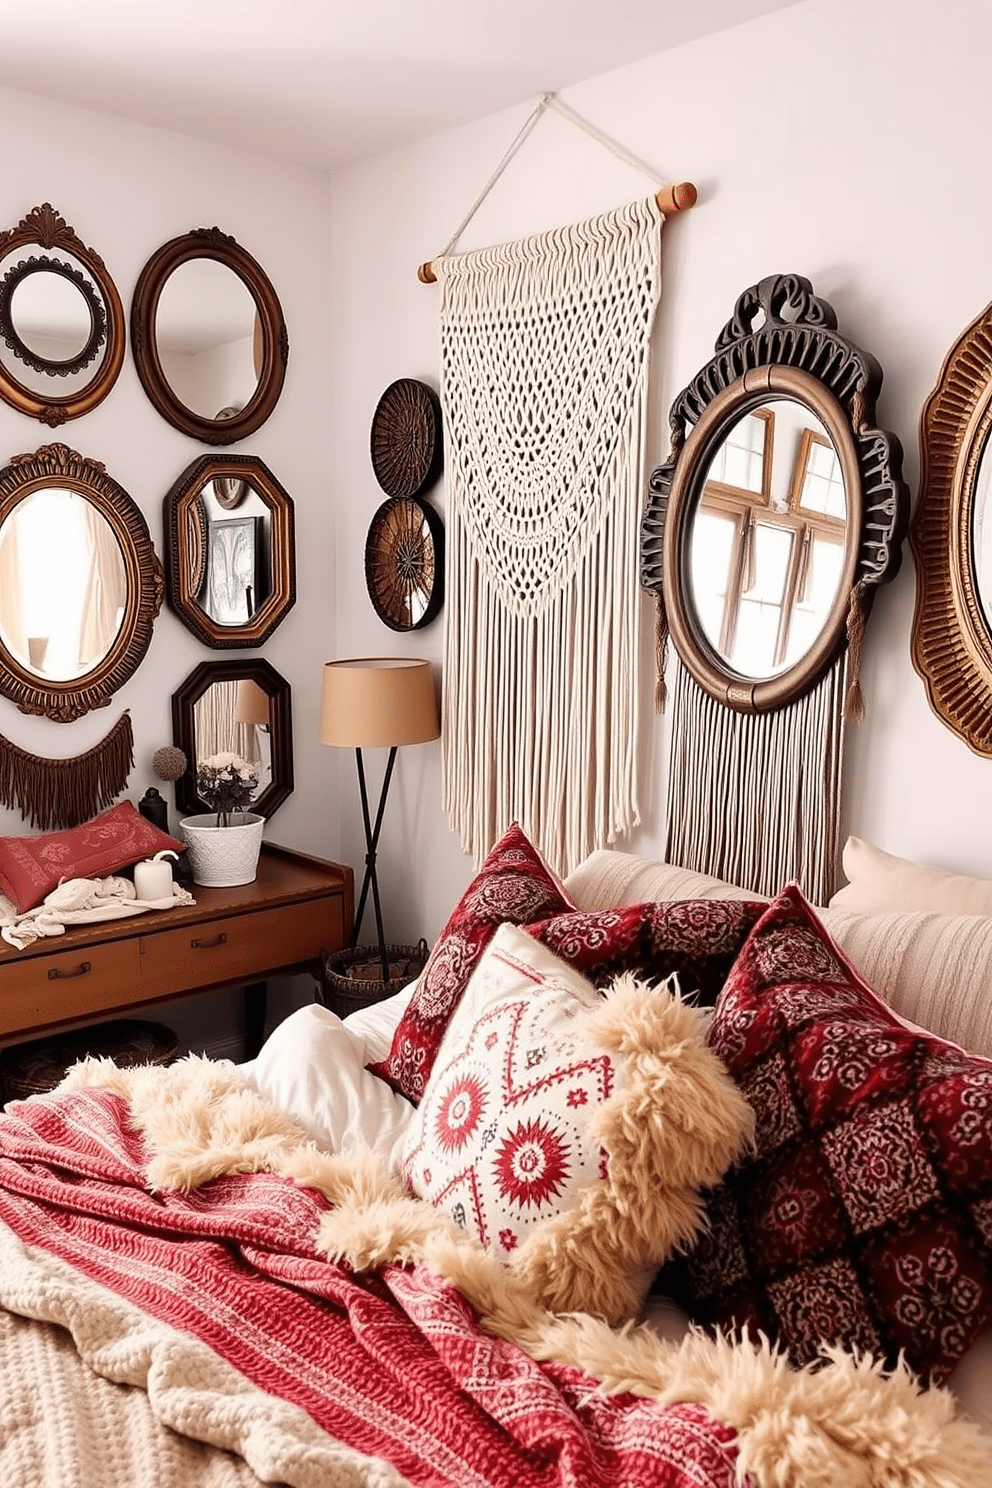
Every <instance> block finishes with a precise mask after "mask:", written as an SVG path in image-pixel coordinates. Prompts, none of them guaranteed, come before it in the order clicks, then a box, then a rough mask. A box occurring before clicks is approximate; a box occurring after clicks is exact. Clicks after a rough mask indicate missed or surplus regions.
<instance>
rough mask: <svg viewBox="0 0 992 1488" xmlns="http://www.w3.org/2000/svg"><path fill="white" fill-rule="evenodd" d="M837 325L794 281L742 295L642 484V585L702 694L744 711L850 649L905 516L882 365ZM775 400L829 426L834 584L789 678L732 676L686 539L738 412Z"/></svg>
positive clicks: (895, 555)
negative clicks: (703, 612) (705, 618)
mask: <svg viewBox="0 0 992 1488" xmlns="http://www.w3.org/2000/svg"><path fill="white" fill-rule="evenodd" d="M836 325H837V320H836V316H835V315H834V312H833V310H832V308H831V306H830V305H829V304H827V302H826V301H825V300H821V299H819V298H818V297H817V296H816V295H814V294H813V291H812V286H811V285H810V283H809V281H808V280H806V279H803V278H802V277H801V276H799V275H798V274H789V275H772V276H770V277H769V278H767V279H763V280H761V282H760V283H759V284H756V285H753V286H752V287H751V288H749V289H747V290H745V292H744V294H742V295H741V296H740V298H739V299H738V301H737V304H736V306H735V309H734V315H733V318H732V319H731V320H730V321H729V322H728V324H727V325H726V326H725V327H724V329H723V331H722V332H721V334H720V336H719V338H718V340H717V342H716V348H715V350H716V355H715V356H714V358H713V359H712V360H711V361H710V362H708V363H707V364H706V366H705V367H704V368H703V369H702V370H701V371H700V372H699V374H698V375H697V376H696V377H695V378H694V380H693V381H692V382H691V383H690V385H689V386H688V387H687V388H685V389H684V390H683V391H682V392H681V393H680V394H679V395H678V397H677V398H676V399H675V401H674V403H673V404H672V408H671V413H670V415H669V425H670V430H671V450H670V453H669V457H668V460H667V462H666V463H665V464H664V465H662V466H659V467H658V469H656V470H655V471H654V472H653V474H652V476H651V480H650V487H649V499H648V505H647V509H646V511H645V515H644V519H643V523H642V528H641V584H642V586H643V587H644V588H645V589H646V590H647V591H648V592H649V593H651V594H654V595H655V596H656V597H657V599H658V602H659V615H660V617H661V620H662V629H664V625H665V624H667V626H668V627H669V628H670V631H671V635H672V639H673V641H674V643H675V646H676V649H677V651H678V654H679V656H680V658H681V660H682V661H683V663H684V664H685V666H686V667H687V668H688V670H689V671H690V673H691V674H692V676H693V677H694V679H695V680H696V682H697V683H698V684H699V686H700V687H702V688H703V689H704V690H705V691H706V692H707V693H709V695H710V696H712V697H714V698H716V699H717V700H718V701H719V702H722V703H725V704H727V705H728V706H729V707H732V708H736V709H738V710H740V711H742V712H747V713H757V712H763V711H765V710H767V709H772V708H778V707H781V706H783V704H785V703H788V702H791V701H792V700H793V699H795V698H797V697H799V696H801V695H802V694H803V693H805V692H806V691H807V690H808V689H809V688H810V687H812V686H813V685H814V683H815V682H816V681H818V680H819V678H820V677H821V676H822V675H823V673H824V672H825V671H826V670H827V668H828V667H829V665H830V664H831V662H832V661H833V660H834V659H835V657H836V656H837V655H838V654H839V652H840V651H841V650H842V649H843V646H844V645H845V643H846V639H847V627H848V619H849V612H850V611H851V607H852V600H853V602H854V604H855V605H856V606H857V609H858V613H859V615H860V618H861V619H863V618H864V616H865V614H866V613H867V610H868V608H869V607H870V603H871V599H872V597H873V594H874V589H875V587H876V586H877V585H878V584H881V583H884V582H885V581H887V580H888V579H891V578H893V577H894V575H895V574H896V572H897V570H898V568H899V563H900V558H901V552H900V549H901V544H902V539H903V537H904V535H905V532H906V526H907V522H908V512H909V495H908V491H907V488H906V486H905V484H904V483H903V481H902V449H901V446H900V444H899V441H898V440H897V439H896V438H895V436H894V435H892V434H888V433H885V432H884V431H883V430H881V429H878V428H876V427H875V426H874V417H875V398H876V396H877V393H878V389H879V387H880V385H881V381H882V373H881V369H880V368H879V366H878V363H877V362H876V361H875V360H874V358H873V357H871V356H869V355H868V354H867V353H866V352H863V351H861V350H859V349H858V348H857V347H856V346H854V345H852V343H851V342H849V341H846V340H845V339H843V338H842V337H841V336H840V335H838V334H837V332H836ZM778 398H790V399H793V400H795V401H797V402H799V403H800V404H803V405H805V407H806V408H808V409H809V410H810V411H811V412H812V413H813V414H814V415H815V416H816V418H817V419H818V420H819V421H820V422H821V423H822V424H823V425H824V426H825V427H826V429H827V430H828V432H829V434H830V437H831V439H832V442H833V445H834V448H835V450H836V452H837V456H838V459H839V462H840V467H841V471H842V474H843V478H844V485H845V495H846V503H847V528H846V536H845V546H844V556H843V564H842V575H841V580H840V584H839V586H838V591H837V595H836V598H835V600H834V603H833V605H832V607H831V609H830V612H829V614H828V616H827V619H826V621H825V623H824V625H823V627H822V629H821V631H820V633H819V635H818V636H817V638H816V639H815V641H814V643H813V645H812V646H811V647H810V648H809V650H808V651H807V652H806V653H805V654H804V655H803V656H802V657H801V658H800V659H799V661H797V662H796V663H795V664H793V665H792V666H790V667H789V668H788V669H787V670H784V671H782V672H779V673H777V674H776V675H774V676H771V677H767V678H760V679H759V678H753V677H745V676H742V675H740V674H739V673H738V672H736V671H734V670H733V669H732V668H731V667H730V665H729V664H728V663H727V662H726V661H725V660H724V658H723V657H721V656H720V655H719V654H718V653H717V652H716V651H715V649H714V648H713V646H712V645H711V644H710V643H709V641H708V640H707V639H706V637H705V635H704V633H703V630H702V626H701V623H700V621H699V619H698V617H697V615H696V611H695V607H694V605H693V603H692V600H691V597H690V593H689V590H690V581H689V572H688V569H689V535H690V529H691V522H692V518H693V516H694V514H695V510H696V506H697V504H698V501H699V497H700V494H701V492H702V487H703V484H704V482H705V480H706V476H707V471H708V469H709V467H710V463H711V461H712V458H713V455H714V453H715V451H716V450H717V448H718V446H719V445H720V443H721V441H722V439H723V438H724V436H725V435H726V434H727V432H728V431H729V430H730V429H731V428H732V427H733V426H734V425H735V424H736V423H737V422H738V421H739V420H740V419H741V418H742V417H743V416H744V415H745V414H746V413H749V412H753V411H754V410H756V409H758V408H760V407H761V406H762V405H764V404H765V403H767V402H770V401H772V400H774V399H778ZM687 431H690V432H687ZM661 666H663V658H662V657H659V667H661Z"/></svg>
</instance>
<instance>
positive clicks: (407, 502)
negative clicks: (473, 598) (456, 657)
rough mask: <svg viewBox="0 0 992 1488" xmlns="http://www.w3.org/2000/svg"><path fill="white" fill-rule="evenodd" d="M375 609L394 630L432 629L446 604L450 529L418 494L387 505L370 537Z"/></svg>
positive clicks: (368, 576) (368, 572)
mask: <svg viewBox="0 0 992 1488" xmlns="http://www.w3.org/2000/svg"><path fill="white" fill-rule="evenodd" d="M365 583H366V587H367V588H368V591H369V599H370V600H371V601H372V608H373V609H374V610H375V612H376V614H377V615H378V616H379V619H380V620H382V621H383V623H384V624H386V625H388V626H389V628H390V629H391V630H420V629H421V628H422V627H423V626H424V625H429V624H430V622H431V621H432V620H433V619H434V617H435V615H436V614H437V613H438V611H439V610H440V608H441V604H442V602H443V600H444V527H443V526H442V523H441V518H440V517H439V516H438V514H437V512H436V511H435V510H434V508H433V507H432V506H429V505H428V504H427V502H426V501H420V500H419V499H418V498H417V497H416V496H410V497H404V498H401V499H399V500H396V501H384V502H383V503H382V505H381V506H380V508H379V510H378V511H377V512H376V514H375V516H374V517H373V518H372V522H371V524H370V526H369V533H368V537H367V538H366V539H365Z"/></svg>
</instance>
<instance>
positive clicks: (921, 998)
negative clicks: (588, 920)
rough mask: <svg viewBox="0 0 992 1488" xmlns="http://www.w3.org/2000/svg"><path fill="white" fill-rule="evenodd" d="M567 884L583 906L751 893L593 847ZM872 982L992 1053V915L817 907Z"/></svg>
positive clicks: (976, 1049) (893, 1000)
mask: <svg viewBox="0 0 992 1488" xmlns="http://www.w3.org/2000/svg"><path fill="white" fill-rule="evenodd" d="M565 888H566V890H567V891H568V893H569V894H570V895H571V896H572V898H573V900H574V901H575V903H576V905H577V906H578V908H579V909H608V908H609V907H610V906H611V905H614V904H638V903H643V902H645V901H647V900H649V899H755V898H760V895H756V894H749V893H747V892H746V891H745V890H743V889H739V888H737V887H736V886H735V885H733V884H727V883H724V882H723V881H722V880H721V879H718V878H710V877H708V876H707V875H705V874H701V873H692V872H690V871H689V870H688V869H685V868H677V867H675V866H673V865H671V864H668V863H656V862H653V861H651V860H650V859H647V858H638V857H635V856H634V855H633V854H631V853H622V852H615V851H610V850H609V849H606V850H602V851H600V852H595V853H592V854H591V855H590V856H589V857H588V858H586V859H585V861H584V862H582V863H580V864H579V865H578V867H577V868H576V869H575V870H574V871H573V872H572V873H571V874H569V876H568V878H567V879H566V880H565ZM817 914H818V915H819V916H820V918H821V919H822V921H823V923H824V925H825V926H826V928H827V930H828V931H829V933H830V934H831V935H832V936H833V938H834V939H835V940H836V941H837V944H838V945H839V946H840V947H841V949H842V950H843V951H844V953H845V955H846V956H847V957H848V958H849V959H850V961H851V962H852V964H853V965H854V967H855V968H856V970H857V971H859V972H860V974H861V975H862V976H863V977H864V979H865V981H866V982H867V983H868V984H869V986H870V987H872V988H873V989H874V991H876V992H877V993H878V995H879V996H880V997H882V998H884V1000H885V1001H886V1002H887V1003H888V1004H889V1006H890V1007H892V1008H894V1009H895V1011H896V1012H897V1013H899V1014H900V1016H901V1017H903V1018H908V1019H909V1021H910V1022H912V1023H918V1024H920V1026H921V1027H923V1028H928V1029H930V1031H931V1032H932V1033H936V1034H938V1035H939V1036H940V1037H941V1038H946V1039H951V1040H952V1041H953V1042H954V1043H956V1044H961V1045H962V1046H963V1047H964V1048H966V1049H970V1050H971V1051H972V1053H975V1054H983V1055H985V1056H986V1058H990V1059H992V916H988V915H949V914H937V913H930V912H925V911H904V912H902V913H896V914H877V915H868V914H856V913H854V912H852V911H850V910H843V909H818V910H817Z"/></svg>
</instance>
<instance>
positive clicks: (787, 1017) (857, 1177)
mask: <svg viewBox="0 0 992 1488" xmlns="http://www.w3.org/2000/svg"><path fill="white" fill-rule="evenodd" d="M710 1042H711V1044H712V1047H713V1048H714V1049H715V1051H716V1052H717V1053H718V1054H719V1055H720V1056H721V1058H722V1059H723V1060H724V1062H725V1063H726V1064H727V1066H728V1068H729V1069H730V1071H731V1074H732V1075H733V1076H734V1078H735V1079H736V1080H737V1082H738V1083H739V1085H740V1087H741V1089H742V1090H743V1092H744V1094H745V1095H746V1096H747V1098H748V1100H749V1101H750V1103H751V1105H752V1106H753V1107H754V1110H755V1113H756V1116H757V1146H756V1150H755V1151H754V1153H753V1154H752V1155H751V1156H749V1157H748V1158H746V1159H744V1160H743V1161H742V1162H741V1163H740V1164H739V1165H738V1166H737V1167H736V1168H735V1169H733V1170H731V1172H730V1173H729V1174H728V1175H727V1177H726V1178H725V1179H724V1181H723V1183H722V1184H721V1185H720V1186H719V1187H718V1188H716V1189H715V1190H713V1191H712V1192H711V1194H710V1196H709V1200H708V1214H709V1220H710V1230H709V1232H708V1233H704V1235H703V1236H702V1238H701V1239H700V1241H699V1243H698V1244H697V1245H696V1247H695V1249H694V1250H693V1252H692V1253H691V1255H690V1256H689V1257H688V1258H687V1260H686V1262H685V1263H684V1276H683V1277H682V1278H681V1281H682V1286H680V1288H679V1289H680V1290H681V1292H682V1298H683V1300H684V1301H686V1302H687V1303H688V1305H690V1306H691V1308H692V1310H693V1311H694V1312H695V1315H696V1316H697V1317H698V1318H700V1319H701V1320H703V1321H706V1322H710V1323H716V1324H719V1325H721V1326H725V1327H735V1326H736V1327H743V1326H745V1325H748V1326H750V1327H751V1328H752V1329H761V1330H763V1331H764V1332H765V1333H767V1334H769V1335H770V1336H771V1337H773V1338H776V1339H778V1340H779V1341H780V1342H781V1343H783V1344H784V1345H785V1347H786V1348H787V1349H788V1352H789V1354H790V1355H791V1357H792V1359H793V1360H794V1361H795V1362H796V1363H806V1362H808V1361H810V1360H812V1359H814V1358H815V1357H816V1356H817V1353H818V1351H819V1348H820V1345H821V1344H822V1343H825V1342H826V1343H836V1344H841V1345H843V1346H844V1347H846V1348H848V1349H850V1348H860V1349H865V1350H868V1351H869V1352H871V1353H872V1354H874V1355H876V1356H880V1357H883V1358H885V1359H886V1360H887V1361H888V1362H890V1363H891V1362H894V1361H895V1359H896V1357H897V1355H898V1354H899V1352H900V1350H902V1351H903V1352H904V1354H905V1357H906V1360H907V1362H908V1363H909V1365H910V1366H911V1368H913V1369H914V1370H915V1371H916V1372H917V1373H918V1374H919V1375H920V1377H921V1378H922V1379H923V1380H924V1381H928V1380H929V1381H932V1382H933V1383H940V1382H941V1381H943V1380H945V1379H946V1378H947V1376H948V1374H949V1373H950V1371H951V1369H952V1368H953V1366H954V1364H955V1362H956V1361H957V1360H958V1359H959V1358H960V1357H961V1355H962V1354H963V1353H964V1352H965V1350H966V1349H967V1348H968V1347H969V1345H970V1344H971V1343H972V1341H973V1340H974V1338H975V1337H976V1336H977V1334H978V1333H979V1332H980V1331H981V1329H982V1328H983V1327H984V1325H985V1324H986V1322H987V1321H988V1320H989V1319H990V1318H992V1061H989V1060H987V1059H982V1058H980V1057H978V1056H977V1055H970V1054H967V1053H966V1052H965V1051H964V1050H962V1049H960V1048H958V1047H957V1046H956V1045H954V1044H948V1043H945V1042H944V1041H943V1040H942V1039H939V1038H937V1037H935V1036H934V1035H931V1034H928V1033H926V1032H925V1031H924V1030H922V1029H917V1028H914V1027H912V1026H911V1025H909V1024H906V1023H904V1022H903V1021H902V1020H901V1019H900V1018H899V1017H897V1015H896V1014H895V1013H893V1012H892V1011H891V1010H890V1009H889V1008H887V1007H886V1006H885V1004H884V1003H883V1002H882V1001H881V999H880V998H878V997H877V996H876V995H875V993H874V992H873V991H872V990H871V988H870V987H868V986H867V984H866V983H865V982H864V981H862V979H861V978H860V977H859V976H858V974H857V972H856V971H855V970H854V968H853V967H852V966H851V965H850V963H849V962H848V961H847V960H846V959H845V958H844V956H843V954H842V952H841V951H840V950H839V949H838V948H837V946H836V945H835V944H834V943H833V941H832V940H831V939H830V937H829V935H828V934H827V932H826V930H825V929H824V928H823V926H822V925H821V924H820V922H819V920H818V919H817V918H816V915H815V914H814V913H813V911H812V910H811V909H810V907H809V905H808V904H806V902H805V900H804V899H803V897H802V895H801V893H800V892H799V890H798V889H797V888H796V887H795V886H790V887H789V888H787V889H785V890H784V891H783V892H782V894H780V895H779V897H778V898H777V899H776V900H775V901H774V902H773V904H772V905H771V906H770V908H769V909H768V910H767V912H766V913H765V915H764V916H763V917H762V918H761V919H760V920H759V922H758V924H757V925H756V926H755V928H754V930H753V931H752V933H751V935H750V937H749V938H748V940H747V942H746V944H745V945H744V947H743V949H742V951H741V953H740V956H739V957H738V959H737V962H736V963H735V965H734V968H733V970H732V971H731V973H730V977H729V978H728V981H727V985H726V987H725V989H724V991H723V993H722V994H721V996H720V998H719V1001H718V1002H717V1006H716V1011H715V1013H714V1016H713V1023H712V1026H711V1030H710ZM665 1281H667V1283H668V1284H669V1285H673V1286H677V1285H678V1284H679V1283H678V1281H676V1280H675V1279H674V1278H672V1276H671V1275H669V1276H668V1277H667V1278H665Z"/></svg>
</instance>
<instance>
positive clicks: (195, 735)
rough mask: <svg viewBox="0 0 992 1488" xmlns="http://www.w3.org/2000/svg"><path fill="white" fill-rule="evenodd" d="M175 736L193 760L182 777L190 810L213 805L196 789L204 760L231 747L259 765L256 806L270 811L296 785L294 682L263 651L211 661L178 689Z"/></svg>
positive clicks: (179, 784)
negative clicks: (199, 763)
mask: <svg viewBox="0 0 992 1488" xmlns="http://www.w3.org/2000/svg"><path fill="white" fill-rule="evenodd" d="M172 731H173V739H174V742H175V743H176V744H177V745H178V747H179V748H180V749H181V750H182V751H183V753H184V754H185V756H186V760H187V769H186V773H185V774H184V775H182V776H180V778H179V779H178V780H177V781H176V806H177V808H178V809H179V811H181V812H182V813H184V814H185V815H190V814H192V813H195V812H198V811H205V810H206V809H207V806H206V803H205V802H203V801H201V800H200V799H199V797H198V796H197V794H196V765H197V761H198V760H202V759H207V758H209V756H210V755H212V754H219V753H221V752H223V751H226V750H230V751H231V753H232V754H239V755H240V756H241V758H242V759H246V760H248V761H249V763H257V765H258V767H259V783H258V791H257V793H256V795H255V798H254V800H253V801H252V803H251V809H252V811H257V812H259V814H260V815H262V816H265V817H269V816H272V814H273V813H274V812H275V811H276V810H277V809H278V808H279V807H280V806H281V805H282V803H283V801H285V799H286V797H287V796H289V795H290V794H291V793H292V790H293V723H292V707H291V696H290V687H289V683H288V682H287V681H286V679H285V678H284V677H281V676H280V675H279V673H278V672H277V671H276V670H275V668H274V667H271V666H270V665H269V663H268V662H267V661H263V660H262V659H261V658H260V657H252V658H244V659H241V658H236V659H231V660H225V661H205V662H203V663H202V664H201V665H200V666H198V667H197V668H196V669H195V671H192V672H191V673H190V675H189V676H188V677H187V678H186V681H185V682H184V683H183V684H182V686H181V687H180V688H179V689H178V690H177V691H176V692H174V693H173V695H172Z"/></svg>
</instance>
